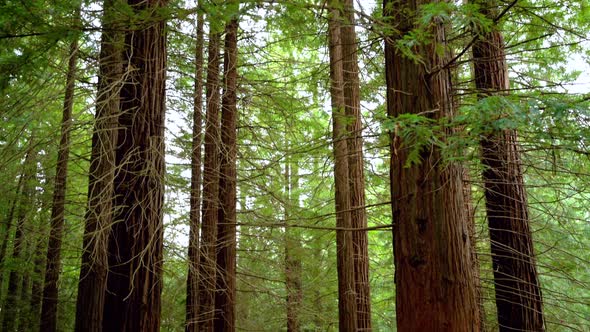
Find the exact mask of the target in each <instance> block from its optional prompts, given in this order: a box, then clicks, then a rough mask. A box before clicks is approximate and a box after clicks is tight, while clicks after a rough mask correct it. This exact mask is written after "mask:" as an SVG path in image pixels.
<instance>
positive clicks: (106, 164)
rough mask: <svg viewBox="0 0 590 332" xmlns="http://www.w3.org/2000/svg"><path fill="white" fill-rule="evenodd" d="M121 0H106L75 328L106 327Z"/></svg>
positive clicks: (92, 331) (94, 330)
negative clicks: (117, 11)
mask: <svg viewBox="0 0 590 332" xmlns="http://www.w3.org/2000/svg"><path fill="white" fill-rule="evenodd" d="M117 2H118V0H104V2H103V17H102V28H103V31H102V36H101V46H100V47H101V49H100V56H99V64H98V65H99V75H98V90H97V95H96V114H95V118H94V128H93V133H92V152H91V157H90V170H89V180H88V207H87V210H86V216H85V227H84V238H83V248H82V249H83V250H82V264H81V269H80V280H79V282H78V297H77V301H76V323H75V330H76V331H77V332H82V331H89V332H100V331H102V330H103V329H102V319H103V313H104V300H105V291H106V283H107V271H108V258H107V251H108V238H109V234H110V229H111V224H112V222H113V211H112V206H113V195H114V183H113V179H114V177H115V146H116V142H117V123H118V120H117V118H118V115H119V99H120V98H119V91H120V88H121V86H120V81H121V74H122V73H121V71H122V53H121V48H122V42H123V40H122V39H123V34H122V33H121V32H120V30H119V29H117V28H118V25H117V24H116V22H118V20H117V18H116V11H115V10H114V6H115V4H116V3H117Z"/></svg>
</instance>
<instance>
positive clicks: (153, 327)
mask: <svg viewBox="0 0 590 332" xmlns="http://www.w3.org/2000/svg"><path fill="white" fill-rule="evenodd" d="M128 4H129V5H130V6H131V7H132V8H133V10H134V12H135V13H136V14H137V15H138V16H139V15H141V16H144V15H146V14H147V13H149V14H150V15H151V17H150V19H148V20H145V21H143V22H140V23H139V26H138V27H137V30H128V31H127V32H126V34H125V52H124V61H125V62H126V63H128V67H127V72H126V79H125V80H124V82H123V86H122V88H121V101H120V109H121V113H120V115H119V119H118V120H119V132H118V140H117V149H116V152H115V157H116V165H117V167H118V170H117V172H116V174H115V179H114V185H115V215H114V221H115V224H114V225H113V228H112V231H111V237H110V239H109V256H108V261H109V274H108V280H107V292H106V299H105V305H104V316H103V330H105V331H159V329H160V311H161V306H160V295H161V290H162V249H163V225H162V221H163V220H162V218H163V201H164V114H165V107H164V102H165V78H166V33H165V25H166V21H165V18H164V17H162V16H160V13H161V12H162V11H161V9H162V8H164V7H165V6H166V4H167V1H165V0H148V1H145V0H129V1H128Z"/></svg>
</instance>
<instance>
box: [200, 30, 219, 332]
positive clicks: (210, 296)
mask: <svg viewBox="0 0 590 332" xmlns="http://www.w3.org/2000/svg"><path fill="white" fill-rule="evenodd" d="M213 25H214V24H213ZM220 39H221V34H220V33H219V32H217V31H214V30H212V31H211V32H210V34H209V45H208V50H207V54H208V60H209V63H208V65H207V82H206V98H207V115H206V119H205V157H204V167H203V207H202V211H203V214H202V218H203V219H202V220H203V222H202V225H201V243H200V247H199V299H198V301H199V331H204V332H207V331H213V328H214V318H215V315H214V313H215V287H216V273H217V267H216V263H215V262H216V259H217V255H216V252H215V248H216V246H217V222H218V212H219V211H218V209H219V146H220V137H219V132H220V122H219V108H220V105H219V104H220V100H219V48H220V45H219V44H220Z"/></svg>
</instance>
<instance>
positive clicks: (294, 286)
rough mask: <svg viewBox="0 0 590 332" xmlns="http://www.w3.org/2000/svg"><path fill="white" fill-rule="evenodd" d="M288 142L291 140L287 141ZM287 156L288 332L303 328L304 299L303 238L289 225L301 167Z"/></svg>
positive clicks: (286, 261) (297, 205) (286, 252)
mask: <svg viewBox="0 0 590 332" xmlns="http://www.w3.org/2000/svg"><path fill="white" fill-rule="evenodd" d="M287 144H289V142H288V141H287ZM288 153H289V152H288V150H287V157H286V158H285V159H286V160H285V201H284V206H283V210H284V215H285V281H286V282H285V285H286V291H287V332H298V331H300V330H301V320H300V317H299V315H300V312H301V304H302V301H303V289H302V287H301V272H302V262H301V250H302V248H301V242H300V241H301V240H300V234H299V232H297V229H291V228H290V227H289V225H288V223H289V220H290V219H291V209H293V208H294V207H299V195H298V194H297V190H298V182H299V180H298V177H299V174H298V173H299V168H298V166H297V161H293V160H291V158H289V156H288Z"/></svg>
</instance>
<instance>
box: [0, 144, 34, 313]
mask: <svg viewBox="0 0 590 332" xmlns="http://www.w3.org/2000/svg"><path fill="white" fill-rule="evenodd" d="M27 156H28V152H27ZM27 156H25V160H26V159H27ZM24 174H25V173H24V172H21V173H20V176H19V177H18V182H17V185H16V190H15V193H14V197H13V199H12V202H11V204H10V209H9V210H8V214H7V215H6V219H5V222H4V223H3V224H2V226H3V228H4V233H3V236H2V244H1V245H0V299H1V298H2V292H3V290H4V287H3V285H4V272H5V271H4V263H5V260H6V249H8V242H9V240H10V233H11V232H10V231H11V230H12V223H13V221H14V211H15V210H16V207H17V205H18V202H19V198H20V195H21V190H22V185H23V178H24ZM0 311H1V312H3V311H4V310H2V308H0Z"/></svg>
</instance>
